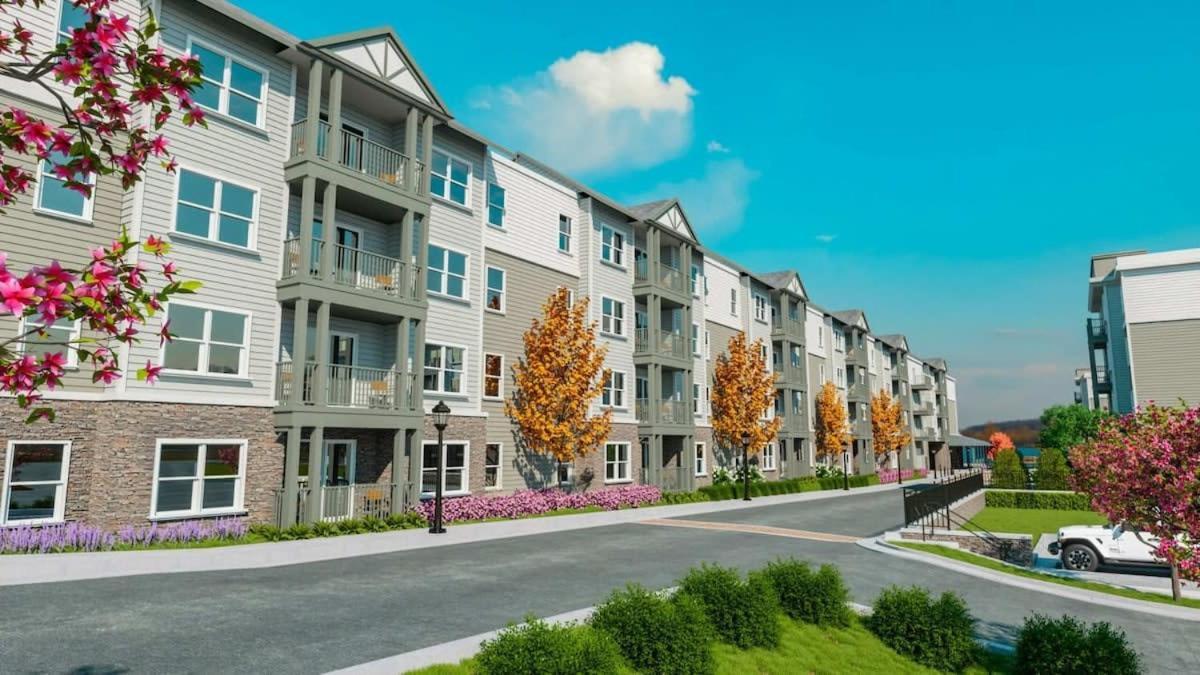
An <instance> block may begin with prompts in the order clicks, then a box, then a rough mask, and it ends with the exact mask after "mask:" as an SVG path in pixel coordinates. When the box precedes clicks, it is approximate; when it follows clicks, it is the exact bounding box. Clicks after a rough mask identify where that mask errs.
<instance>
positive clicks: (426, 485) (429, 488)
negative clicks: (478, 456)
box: [421, 441, 469, 495]
mask: <svg viewBox="0 0 1200 675" xmlns="http://www.w3.org/2000/svg"><path fill="white" fill-rule="evenodd" d="M442 448H443V450H442V493H443V494H448V495H453V494H464V493H466V492H467V485H468V483H467V477H468V476H467V455H468V454H469V445H468V443H467V442H466V441H447V442H446V443H443V444H442ZM437 463H438V444H437V441H432V442H430V441H427V442H426V443H425V446H424V448H423V449H422V452H421V494H424V495H431V494H433V493H434V491H435V490H437Z"/></svg>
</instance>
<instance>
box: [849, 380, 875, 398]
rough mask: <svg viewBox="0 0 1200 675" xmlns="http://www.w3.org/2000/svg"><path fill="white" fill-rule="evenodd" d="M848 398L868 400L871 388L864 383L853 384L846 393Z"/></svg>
mask: <svg viewBox="0 0 1200 675" xmlns="http://www.w3.org/2000/svg"><path fill="white" fill-rule="evenodd" d="M846 396H847V397H848V398H853V399H860V400H869V399H870V398H871V388H870V387H868V386H867V383H866V382H854V383H852V384H851V385H850V387H849V388H848V389H847V391H846Z"/></svg>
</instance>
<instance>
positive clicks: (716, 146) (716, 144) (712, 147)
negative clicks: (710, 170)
mask: <svg viewBox="0 0 1200 675" xmlns="http://www.w3.org/2000/svg"><path fill="white" fill-rule="evenodd" d="M704 149H705V150H708V151H709V152H715V153H720V154H723V155H724V154H729V148H727V147H725V146H724V145H721V142H720V141H709V142H708V145H706V146H704Z"/></svg>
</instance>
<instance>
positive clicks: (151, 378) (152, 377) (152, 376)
mask: <svg viewBox="0 0 1200 675" xmlns="http://www.w3.org/2000/svg"><path fill="white" fill-rule="evenodd" d="M143 372H144V373H145V378H146V382H147V383H149V384H154V383H155V382H157V381H158V374H159V373H161V372H162V366H156V365H154V364H153V363H151V362H150V361H146V367H145V369H143Z"/></svg>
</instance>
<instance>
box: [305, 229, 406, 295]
mask: <svg viewBox="0 0 1200 675" xmlns="http://www.w3.org/2000/svg"><path fill="white" fill-rule="evenodd" d="M300 247H301V243H300V239H288V240H286V241H285V242H283V279H284V280H288V279H295V278H297V277H299V278H301V279H308V280H316V281H321V280H324V281H327V282H329V283H331V284H333V285H335V286H339V287H342V288H345V289H348V290H353V291H356V292H360V293H363V294H366V295H370V296H374V297H380V296H384V297H392V298H403V299H406V300H417V299H419V298H420V297H421V292H420V291H421V286H420V275H419V274H418V271H419V269H420V268H418V267H417V266H415V265H410V264H406V263H405V262H404V261H402V260H400V259H398V258H390V257H388V256H385V255H380V254H378V253H373V252H371V251H366V250H363V249H359V248H350V247H348V246H342V245H341V244H335V245H334V246H333V260H331V261H329V262H330V264H329V271H328V272H327V273H326V275H324V277H323V276H322V274H321V263H322V260H321V257H322V256H323V255H325V249H326V246H325V242H323V241H314V242H313V243H312V264H311V268H310V269H309V270H308V274H307V275H304V274H302V271H303V270H301V269H300V268H301V267H302V266H303V265H302V264H301V256H300V252H301V251H300Z"/></svg>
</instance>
